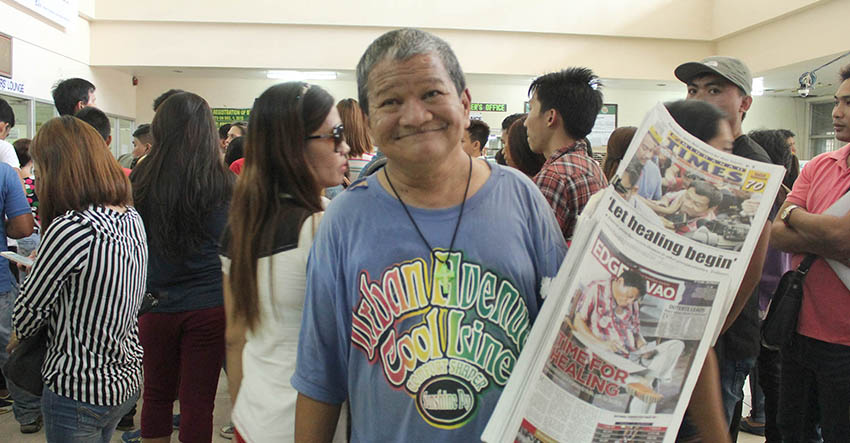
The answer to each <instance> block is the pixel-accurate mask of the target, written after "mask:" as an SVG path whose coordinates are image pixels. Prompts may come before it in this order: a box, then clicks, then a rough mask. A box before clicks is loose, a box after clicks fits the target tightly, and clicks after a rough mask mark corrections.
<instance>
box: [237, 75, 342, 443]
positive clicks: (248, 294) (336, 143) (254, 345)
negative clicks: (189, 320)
mask: <svg viewBox="0 0 850 443" xmlns="http://www.w3.org/2000/svg"><path fill="white" fill-rule="evenodd" d="M348 152H349V147H348V145H347V144H346V142H345V138H344V136H343V126H342V122H341V120H340V116H339V112H338V111H337V109H336V108H335V107H334V99H333V97H331V95H330V94H328V93H327V92H326V91H325V90H324V89H322V88H320V87H318V86H310V85H307V84H304V83H300V82H291V83H283V84H280V85H276V86H272V87H271V88H269V89H268V90H266V91H265V92H264V93H263V94H262V95H261V96H260V97H259V98H258V99H257V100H256V101H255V102H254V107H253V109H252V110H251V121H250V124H249V125H248V137H247V143H246V145H245V164H244V168H243V169H242V174H241V175H240V178H239V181H238V183H237V185H236V191H235V192H234V195H233V205H232V208H231V211H230V219H229V224H228V229H227V231H226V233H225V236H224V240H223V242H222V243H223V244H222V254H223V255H222V258H221V261H222V269H223V270H224V305H225V311H226V313H227V332H226V334H227V368H228V374H227V376H228V382H229V383H228V385H229V388H230V397H231V399H232V401H233V402H234V408H233V414H232V419H233V424H234V426H235V430H236V433H235V438H236V441H241V439H242V438H243V437H244V439H245V440H246V441H275V442H285V441H292V440H293V438H294V433H295V399H296V397H297V394H298V393H297V392H296V391H295V390H294V389H293V388H292V386H290V384H289V378H290V377H291V376H292V374H293V372H294V370H295V355H296V348H297V344H298V333H299V330H300V326H301V311H302V306H303V304H304V291H305V284H306V283H305V282H306V266H307V255H308V253H309V251H310V246H311V244H312V241H313V234H314V232H315V231H316V229H317V227H318V222H319V217H320V214H321V211H322V200H321V196H320V194H321V190H322V189H324V188H326V187H330V186H335V185H338V184H340V183H341V182H342V179H343V176H344V174H345V170H346V164H347V158H346V155H347V154H348ZM342 429H343V432H341V433H340V432H337V437H338V438H339V437H343V440H344V436H345V432H344V427H343V428H342Z"/></svg>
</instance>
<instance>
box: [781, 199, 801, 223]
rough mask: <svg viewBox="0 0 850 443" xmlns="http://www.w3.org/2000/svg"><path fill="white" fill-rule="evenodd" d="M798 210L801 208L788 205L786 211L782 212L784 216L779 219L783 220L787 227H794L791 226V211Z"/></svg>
mask: <svg viewBox="0 0 850 443" xmlns="http://www.w3.org/2000/svg"><path fill="white" fill-rule="evenodd" d="M797 208H799V206H797V205H788V206H786V207H785V209H783V210H782V214H780V215H779V218H780V219H782V222H783V223H785V226H788V227H789V228H792V227H793V226H791V223H790V222H789V219H790V218H791V211H793V210H795V209H797Z"/></svg>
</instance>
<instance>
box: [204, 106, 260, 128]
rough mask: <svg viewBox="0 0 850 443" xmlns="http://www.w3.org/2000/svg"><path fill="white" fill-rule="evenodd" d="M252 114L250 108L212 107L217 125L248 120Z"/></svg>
mask: <svg viewBox="0 0 850 443" xmlns="http://www.w3.org/2000/svg"><path fill="white" fill-rule="evenodd" d="M250 114H251V110H250V109H249V108H212V115H213V120H215V125H216V126H217V127H219V128H220V127H222V126H224V125H226V124H228V123H233V122H247V121H248V116H249V115H250Z"/></svg>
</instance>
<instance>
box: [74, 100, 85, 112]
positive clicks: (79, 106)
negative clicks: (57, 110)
mask: <svg viewBox="0 0 850 443" xmlns="http://www.w3.org/2000/svg"><path fill="white" fill-rule="evenodd" d="M85 107H86V104H85V103H83V101H82V100H80V101H78V102H77V104H76V105H75V106H74V115H77V113H78V112H80V109H83V108H85Z"/></svg>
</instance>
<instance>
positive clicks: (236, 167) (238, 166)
mask: <svg viewBox="0 0 850 443" xmlns="http://www.w3.org/2000/svg"><path fill="white" fill-rule="evenodd" d="M244 164H245V159H244V158H240V159H239V160H236V161H235V162H233V163H231V164H230V170H231V171H233V173H234V174H236V175H239V173H240V172H242V166H243V165H244Z"/></svg>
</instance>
